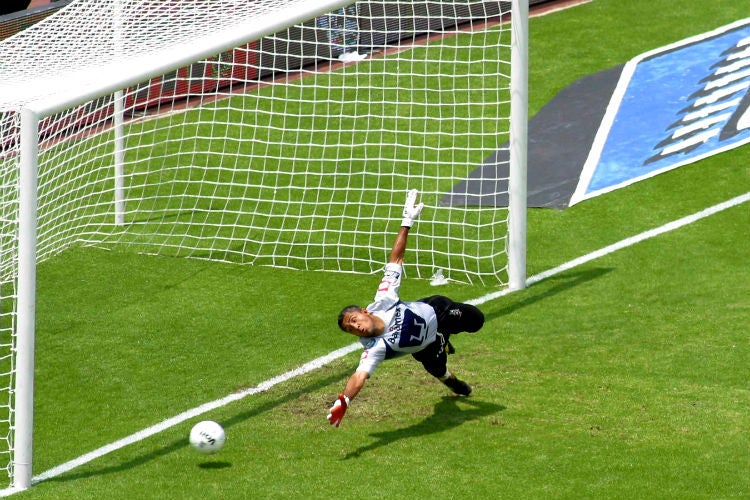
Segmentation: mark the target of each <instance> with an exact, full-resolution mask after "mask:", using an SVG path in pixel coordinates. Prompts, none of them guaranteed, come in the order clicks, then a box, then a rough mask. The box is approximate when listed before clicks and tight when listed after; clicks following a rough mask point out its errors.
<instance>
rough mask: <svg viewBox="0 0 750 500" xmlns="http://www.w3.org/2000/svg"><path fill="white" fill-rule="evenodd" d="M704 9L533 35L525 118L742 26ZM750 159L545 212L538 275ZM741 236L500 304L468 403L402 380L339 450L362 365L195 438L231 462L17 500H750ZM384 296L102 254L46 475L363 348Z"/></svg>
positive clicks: (154, 460) (656, 252)
mask: <svg viewBox="0 0 750 500" xmlns="http://www.w3.org/2000/svg"><path fill="white" fill-rule="evenodd" d="M710 4H711V5H710V8H709V7H708V6H706V3H705V2H695V1H693V0H675V1H670V2H659V1H653V0H651V1H646V0H628V1H622V0H595V1H593V2H591V3H588V4H585V5H582V6H579V7H576V8H574V9H571V10H567V11H562V12H558V13H554V14H551V15H547V16H544V17H539V18H534V19H532V20H531V21H530V33H531V50H530V53H531V63H530V64H531V68H530V88H531V111H532V113H533V112H535V111H537V110H538V109H539V108H541V106H542V105H544V104H545V103H546V102H547V101H549V99H551V98H552V97H553V96H554V95H555V94H556V93H557V92H558V91H559V90H561V89H562V88H564V87H565V86H566V85H568V84H570V83H572V82H573V81H574V80H576V79H577V78H579V77H581V76H584V75H586V74H590V73H593V72H596V71H599V70H602V69H606V68H609V67H611V66H614V65H616V64H620V63H623V62H625V61H627V60H628V59H630V58H632V57H634V56H636V55H638V54H640V53H642V52H645V51H647V50H650V49H654V48H657V47H660V46H663V45H666V44H668V43H671V42H674V41H677V40H681V39H683V38H686V37H688V36H691V35H695V34H698V33H702V32H705V31H708V30H711V29H713V28H716V27H719V26H721V25H724V24H728V23H730V22H732V21H736V20H738V19H741V18H743V17H746V16H747V8H746V5H744V4H743V2H738V1H736V0H717V1H714V2H710ZM707 11H710V15H707ZM748 151H749V150H748V147H747V146H746V147H743V148H740V149H736V150H733V151H729V152H726V153H723V154H721V155H718V156H714V157H711V158H708V159H706V160H703V161H701V162H699V163H696V164H693V165H689V166H685V167H682V168H680V169H677V170H675V171H672V172H669V173H667V174H663V175H659V176H657V177H655V178H653V179H650V180H648V181H645V182H641V183H637V184H635V185H632V186H630V187H628V188H625V189H621V190H618V191H615V192H613V193H610V194H607V195H605V196H601V197H598V198H595V199H592V200H589V201H586V202H583V203H581V204H579V205H576V206H575V207H572V208H570V209H568V210H565V211H552V210H530V212H529V221H528V224H529V235H528V268H529V269H528V273H529V275H533V274H536V273H539V272H542V271H545V270H547V269H550V268H553V267H555V266H557V265H559V264H562V263H564V262H567V261H569V260H571V259H573V258H576V257H579V256H581V255H584V254H587V253H589V252H592V251H595V250H597V249H599V248H602V247H604V246H606V245H609V244H611V243H614V242H616V241H619V240H621V239H623V238H627V237H629V236H633V235H635V234H638V233H640V232H642V231H646V230H648V229H652V228H654V227H658V226H661V225H662V224H665V223H668V222H670V221H672V220H675V219H678V218H680V217H684V216H686V215H690V214H692V213H695V212H698V211H700V210H702V209H704V208H706V207H709V206H713V205H715V204H717V203H720V202H723V201H725V200H728V199H730V198H733V197H735V196H738V195H740V194H743V193H745V192H747V191H750V189H748V188H749V187H750V181H749V179H750V171H748ZM748 228H750V208H749V207H748V204H747V203H745V204H742V205H739V206H737V207H734V208H731V209H728V210H726V211H723V212H721V213H719V214H716V215H713V216H711V217H708V218H706V219H702V220H700V221H698V222H696V223H694V224H691V225H688V226H686V227H684V228H681V229H679V230H676V231H673V232H669V233H667V234H664V235H661V236H659V237H656V238H653V239H649V240H647V241H644V242H642V243H639V244H637V245H635V246H632V247H628V248H626V249H623V250H620V251H618V252H615V253H612V254H610V255H607V256H605V257H602V258H600V259H598V260H595V261H592V262H589V263H588V264H585V265H583V266H580V267H578V268H575V269H572V270H570V271H567V272H564V273H562V274H559V275H556V276H554V277H551V278H549V279H547V280H544V281H541V282H540V283H538V284H535V285H533V286H531V287H530V288H528V289H527V290H524V291H522V292H517V293H513V294H510V295H507V296H504V297H502V298H499V299H496V300H493V301H490V302H488V303H486V304H483V305H482V306H481V307H482V309H483V310H484V312H485V314H486V315H487V318H488V322H487V324H486V326H485V328H484V329H483V330H482V331H481V332H480V333H478V334H476V335H460V336H457V337H455V340H454V342H453V343H454V345H455V346H456V349H457V351H458V353H457V354H456V355H454V356H452V357H451V358H450V366H451V368H452V369H453V370H454V371H455V372H456V373H457V374H459V376H460V377H461V378H464V379H465V380H467V381H469V382H470V383H471V384H472V385H473V386H474V394H472V396H471V397H470V398H463V399H462V398H457V397H453V396H451V395H450V394H449V392H448V391H447V389H445V388H444V387H443V386H442V385H441V384H439V383H436V382H435V381H434V380H432V379H431V378H430V377H429V376H428V375H427V374H426V373H424V372H423V371H422V369H421V367H420V366H419V365H418V364H417V363H415V362H414V361H412V360H411V359H407V358H403V359H401V360H396V361H391V362H389V363H385V364H384V365H382V366H381V368H379V369H378V372H377V373H376V374H375V376H374V377H373V378H372V379H371V380H370V381H369V382H368V385H367V386H366V387H365V389H364V391H363V392H362V394H361V395H360V396H359V397H358V398H357V399H356V400H355V401H354V402H353V404H352V407H351V409H350V411H349V412H348V414H347V416H346V418H345V419H344V421H343V423H342V426H341V427H340V428H339V429H334V428H331V427H330V426H329V425H328V423H327V421H326V419H325V416H326V413H327V410H328V407H329V406H330V404H331V403H332V401H333V398H334V397H335V395H336V394H338V392H339V391H340V390H341V388H342V387H343V384H344V383H345V381H346V378H347V377H348V376H349V374H350V373H351V371H352V370H353V369H354V367H355V366H356V363H357V355H356V354H351V355H348V356H346V357H344V358H342V359H340V360H338V361H335V362H333V363H332V364H330V365H328V366H326V367H324V368H322V369H320V370H317V371H314V372H311V373H309V374H306V375H304V376H301V377H297V378H294V379H292V380H289V381H287V382H284V383H281V384H278V385H276V386H274V387H273V388H272V389H271V390H269V391H267V392H265V393H262V394H258V395H254V396H249V397H247V398H245V399H242V400H241V401H238V402H236V403H233V404H230V405H228V406H225V407H222V408H220V409H217V410H214V411H212V412H210V413H208V414H205V415H203V416H202V417H200V418H199V419H204V418H205V419H212V420H217V421H219V422H220V423H222V424H223V425H224V427H225V429H226V431H227V443H226V445H225V447H224V449H223V450H222V451H221V452H220V453H219V454H217V455H214V456H210V457H206V456H203V455H199V454H198V453H196V452H195V451H194V450H192V449H191V448H190V446H189V445H188V441H187V436H188V432H189V430H190V427H191V425H192V424H193V423H195V422H196V421H197V420H199V419H194V420H191V421H189V422H185V423H183V424H180V425H178V426H175V427H173V428H170V429H168V430H166V431H164V432H162V433H159V434H156V435H154V436H152V437H149V438H147V439H145V440H142V441H139V442H137V443H135V444H133V445H130V446H127V447H124V448H122V449H120V450H117V451H114V452H112V453H109V454H106V455H104V456H102V457H100V458H98V459H96V460H93V461H91V462H89V463H86V464H84V465H81V466H80V467H77V468H74V469H73V470H70V471H69V472H67V473H64V474H62V475H59V476H56V477H53V478H51V479H49V480H46V481H43V482H41V483H39V484H37V485H35V486H33V487H32V488H31V489H30V490H29V491H27V492H23V493H20V494H18V495H17V498H29V499H47V498H49V499H53V498H54V499H67V498H70V499H102V498H107V499H133V498H180V499H212V498H222V499H235V498H236V499H246V498H300V499H308V498H361V499H365V498H373V499H375V498H389V499H401V498H403V499H418V498H428V497H429V498H434V499H443V498H446V499H447V498H508V499H516V498H534V499H536V498H539V499H550V498H555V499H557V498H559V499H568V498H569V499H580V498H592V499H602V498H623V499H624V498H649V499H658V498H664V499H676V498H679V499H691V498H695V499H725V498H748V497H749V496H750V474H748V471H749V470H750V436H749V433H748V430H749V429H750V390H749V387H748V382H749V381H750V377H749V375H750V349H749V348H748V347H749V346H748V325H750V314H749V312H750V299H749V297H750V251H749V248H750V246H749V243H748V242H749V241H750V240H749V239H748V238H749V236H750V234H749V230H748ZM407 260H408V252H407ZM377 280H378V278H377V277H373V276H367V275H351V274H336V273H320V272H302V271H289V270H276V269H271V268H266V267H253V266H239V265H233V264H216V263H210V262H205V261H198V260H191V259H178V258H172V257H149V256H142V255H137V254H135V253H132V252H128V251H118V250H114V251H103V250H97V249H92V248H74V249H70V250H67V251H65V252H63V253H62V254H61V255H59V256H57V257H55V258H53V259H51V260H49V261H46V262H44V263H42V264H41V265H40V267H39V278H38V286H39V300H38V308H37V320H38V331H37V349H36V394H35V398H36V407H35V436H34V437H35V450H34V452H35V463H34V468H35V473H36V474H39V473H41V472H43V471H46V470H48V469H50V468H52V467H55V466H57V465H59V464H62V463H65V462H67V461H69V460H72V459H75V458H77V457H79V456H81V455H83V454H85V453H87V452H90V451H92V450H95V449H97V448H99V447H102V446H104V445H107V444H109V443H112V442H114V441H116V440H118V439H121V438H123V437H125V436H128V435H130V434H132V433H134V432H138V431H139V430H141V429H144V428H146V427H149V426H151V425H154V424H157V423H159V422H161V421H163V420H165V419H167V418H170V417H172V416H174V415H176V414H179V413H181V412H183V411H185V410H188V409H190V408H193V407H196V406H198V405H200V404H203V403H205V402H207V401H212V400H215V399H218V398H221V397H223V396H226V395H227V394H230V393H232V392H234V391H237V390H241V389H244V388H248V387H254V386H256V385H257V384H259V383H261V382H263V381H265V380H267V379H269V378H271V377H274V376H276V375H278V374H280V373H283V372H286V371H287V370H290V369H293V368H295V367H297V366H299V365H301V364H303V363H305V362H307V361H310V360H312V359H314V358H316V357H319V356H322V355H325V354H326V353H329V352H331V351H333V350H334V349H337V348H339V347H342V346H345V345H347V344H350V343H352V342H353V341H354V339H353V337H349V336H347V335H346V334H344V333H342V332H340V331H338V330H337V328H336V325H335V322H334V318H335V316H336V314H337V313H338V311H339V309H340V308H341V306H343V305H345V304H349V303H356V302H361V303H366V302H367V301H368V300H369V299H370V298H371V297H372V295H373V293H374V290H375V286H376V285H377V283H376V282H377ZM435 290H436V289H435V288H432V287H430V286H429V284H428V282H427V281H426V280H406V281H405V282H404V284H403V285H402V295H403V296H404V298H406V299H409V298H416V297H419V296H423V295H425V294H428V293H434V292H435ZM437 290H439V292H440V293H444V294H446V295H450V296H453V297H454V298H456V299H472V298H476V297H479V296H482V295H484V294H485V293H488V292H491V291H494V289H490V288H484V287H480V286H468V285H458V284H451V285H447V286H445V287H442V288H440V289H437Z"/></svg>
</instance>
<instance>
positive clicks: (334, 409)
mask: <svg viewBox="0 0 750 500" xmlns="http://www.w3.org/2000/svg"><path fill="white" fill-rule="evenodd" d="M347 408H349V398H348V397H346V396H344V395H343V394H339V398H338V399H337V400H336V402H335V403H333V406H331V409H330V410H328V412H329V413H328V423H330V424H331V425H335V426H336V427H338V426H339V424H341V419H342V418H344V413H346V409H347Z"/></svg>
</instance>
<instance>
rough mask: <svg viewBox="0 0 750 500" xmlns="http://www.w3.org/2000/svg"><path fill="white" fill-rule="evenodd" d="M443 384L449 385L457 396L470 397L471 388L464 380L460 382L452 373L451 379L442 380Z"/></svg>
mask: <svg viewBox="0 0 750 500" xmlns="http://www.w3.org/2000/svg"><path fill="white" fill-rule="evenodd" d="M440 381H441V382H442V383H444V384H445V385H447V386H448V387H449V388H450V390H452V391H453V392H455V393H456V394H458V395H460V396H468V395H469V394H471V386H470V385H469V384H467V383H466V382H464V381H463V380H459V379H457V378H456V376H455V375H453V374H452V373H451V376H450V377H446V378H445V379H440Z"/></svg>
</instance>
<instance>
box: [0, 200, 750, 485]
mask: <svg viewBox="0 0 750 500" xmlns="http://www.w3.org/2000/svg"><path fill="white" fill-rule="evenodd" d="M748 201H750V192H748V193H745V194H743V195H741V196H737V197H736V198H732V199H730V200H727V201H725V202H723V203H719V204H718V205H714V206H712V207H709V208H706V209H705V210H701V211H700V212H697V213H694V214H692V215H688V216H686V217H683V218H681V219H678V220H675V221H673V222H669V223H667V224H664V225H663V226H660V227H657V228H655V229H651V230H649V231H645V232H643V233H640V234H638V235H635V236H631V237H630V238H625V239H624V240H621V241H618V242H617V243H614V244H612V245H609V246H606V247H604V248H602V249H600V250H597V251H595V252H591V253H589V254H587V255H584V256H582V257H578V258H577V259H573V260H571V261H569V262H566V263H564V264H561V265H559V266H557V267H555V268H552V269H549V270H548V271H544V272H542V273H539V274H535V275H534V276H531V277H529V278H528V279H527V280H526V285H527V286H530V285H533V284H535V283H538V282H540V281H542V280H544V279H546V278H549V277H551V276H554V275H556V274H560V273H562V272H565V271H568V270H570V269H573V268H574V267H577V266H580V265H582V264H585V263H587V262H590V261H592V260H595V259H598V258H599V257H602V256H604V255H607V254H610V253H612V252H615V251H617V250H620V249H623V248H626V247H629V246H632V245H635V244H636V243H640V242H641V241H644V240H647V239H650V238H653V237H655V236H659V235H660V234H664V233H667V232H669V231H673V230H675V229H678V228H681V227H683V226H686V225H688V224H692V223H693V222H696V221H698V220H701V219H703V218H706V217H709V216H711V215H714V214H716V213H718V212H721V211H723V210H726V209H728V208H731V207H734V206H736V205H739V204H742V203H745V202H748ZM509 293H511V290H508V289H505V290H501V291H499V292H494V293H490V294H487V295H484V296H482V297H479V298H477V299H473V300H469V301H467V302H468V303H470V304H474V305H478V304H484V303H485V302H489V301H490V300H494V299H496V298H498V297H502V296H504V295H508V294H509ZM361 348H362V346H361V344H360V343H359V342H356V343H354V344H351V345H348V346H346V347H342V348H341V349H337V350H335V351H333V352H331V353H329V354H327V355H325V356H322V357H320V358H317V359H314V360H312V361H310V362H308V363H305V364H304V365H302V366H300V367H298V368H295V369H294V370H290V371H288V372H286V373H282V374H281V375H278V376H276V377H273V378H271V379H269V380H266V381H265V382H262V383H260V384H258V385H257V386H255V387H253V388H250V389H245V390H243V391H240V392H236V393H233V394H230V395H228V396H226V397H224V398H221V399H217V400H215V401H211V402H209V403H205V404H203V405H200V406H198V407H196V408H193V409H191V410H188V411H185V412H183V413H180V414H179V415H176V416H174V417H172V418H169V419H167V420H164V421H163V422H160V423H158V424H156V425H153V426H151V427H148V428H146V429H143V430H141V431H138V432H136V433H134V434H131V435H129V436H127V437H124V438H122V439H120V440H117V441H115V442H113V443H110V444H108V445H106V446H102V447H101V448H98V449H96V450H94V451H91V452H89V453H86V454H84V455H81V456H80V457H78V458H75V459H73V460H70V461H69V462H65V463H63V464H61V465H58V466H56V467H53V468H51V469H49V470H47V471H45V472H42V473H41V474H39V475H37V476H34V477H33V478H32V484H36V483H39V482H42V481H45V480H47V479H51V478H53V477H56V476H59V475H61V474H64V473H66V472H69V471H71V470H73V469H75V468H77V467H79V466H81V465H84V464H87V463H89V462H91V461H93V460H95V459H97V458H100V457H102V456H104V455H106V454H108V453H111V452H113V451H116V450H119V449H120V448H124V447H125V446H128V445H130V444H133V443H136V442H138V441H142V440H143V439H146V438H147V437H150V436H153V435H154V434H157V433H159V432H162V431H164V430H167V429H169V428H170V427H174V426H176V425H178V424H181V423H182V422H185V421H186V420H190V419H191V418H195V417H197V416H199V415H202V414H204V413H207V412H209V411H211V410H215V409H217V408H221V407H223V406H226V405H228V404H229V403H233V402H235V401H239V400H240V399H243V398H245V397H247V396H251V395H253V394H258V393H261V392H265V391H267V390H269V389H271V388H272V387H273V386H275V385H277V384H280V383H281V382H286V381H287V380H290V379H292V378H295V377H298V376H300V375H304V374H306V373H309V372H312V371H314V370H317V369H319V368H322V367H324V366H326V365H327V364H329V363H331V362H333V361H335V360H337V359H339V358H342V357H344V356H346V355H347V354H349V353H352V352H355V351H357V350H359V349H361ZM18 491H19V490H18V489H17V488H7V489H4V490H0V496H2V497H4V496H8V495H11V494H13V493H17V492H18Z"/></svg>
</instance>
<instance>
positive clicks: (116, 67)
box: [0, 0, 528, 488]
mask: <svg viewBox="0 0 750 500" xmlns="http://www.w3.org/2000/svg"><path fill="white" fill-rule="evenodd" d="M522 4H523V2H517V1H514V2H498V1H479V0H476V1H474V0H447V1H438V2H436V1H434V0H433V1H419V0H414V1H412V0H403V1H400V0H393V1H362V2H355V3H352V2H342V1H340V0H339V1H332V0H213V1H206V0H77V1H75V2H73V3H71V4H70V5H68V6H67V7H65V8H63V9H61V10H60V11H59V12H57V13H56V14H55V15H53V16H51V17H49V18H47V19H45V20H44V21H42V22H40V23H38V24H36V25H34V26H32V27H30V28H28V29H27V30H25V31H23V32H21V33H19V34H17V35H15V36H13V37H11V38H9V39H7V40H5V41H3V42H0V74H2V79H1V81H0V183H2V190H1V191H0V279H1V285H2V287H1V288H0V292H1V295H0V329H1V330H0V334H1V335H0V363H1V364H2V366H0V368H1V370H0V372H1V373H0V375H1V376H2V379H3V380H0V386H4V387H5V389H6V391H5V393H6V394H7V396H6V397H5V398H0V401H2V403H1V404H2V405H3V408H4V409H3V410H2V411H0V420H2V422H1V423H0V440H2V441H3V442H2V443H0V447H2V448H3V449H2V450H0V462H1V463H0V467H4V468H5V470H6V471H7V474H8V477H9V480H10V483H11V484H15V485H16V486H20V487H21V488H23V487H26V486H28V484H29V477H30V468H31V466H30V463H31V459H30V454H31V443H30V430H28V429H26V428H25V427H23V426H25V425H30V424H29V422H30V421H31V415H32V404H31V400H32V399H31V395H30V394H29V393H30V392H31V388H33V377H32V375H31V374H33V321H34V317H33V311H34V286H35V281H34V273H35V265H36V263H37V262H39V261H41V260H43V259H47V258H49V257H51V256H54V255H55V254H57V253H59V252H61V251H63V250H65V249H66V248H69V247H71V246H73V245H95V246H97V247H103V248H111V247H114V246H118V247H127V248H130V249H132V250H133V251H137V252H143V253H148V254H158V255H167V256H175V257H192V258H199V259H209V260H215V261H224V262H231V263H238V264H254V265H267V266H275V267H284V268H292V269H301V270H322V271H335V272H346V273H374V272H377V271H379V270H380V269H381V268H382V265H383V262H384V261H385V259H386V257H387V252H388V251H389V249H390V244H391V242H392V237H393V232H394V227H397V223H398V222H397V221H399V220H400V218H401V208H402V206H403V202H404V199H405V193H406V191H407V190H408V189H413V188H416V189H418V190H419V191H420V201H422V202H424V203H425V204H426V206H427V207H426V208H425V210H424V212H423V216H422V218H421V220H420V222H419V223H418V224H417V225H416V226H415V228H414V230H413V231H412V236H411V244H410V249H409V259H408V262H407V263H406V266H405V270H406V273H407V274H408V275H410V276H415V277H424V278H429V277H431V276H433V275H435V274H436V273H438V272H439V273H440V274H442V276H443V277H444V278H445V279H448V280H455V281H460V282H466V283H479V284H485V285H506V284H507V283H508V265H509V264H508V258H507V253H508V251H507V249H508V248H509V224H508V221H509V216H510V215H511V211H510V210H509V209H508V207H506V206H494V204H490V203H481V201H480V202H479V203H476V204H475V205H473V206H466V205H458V204H455V203H450V202H446V201H444V200H446V199H453V198H451V197H450V196H449V195H450V194H451V193H452V192H453V191H454V190H455V189H456V186H457V185H459V184H460V183H461V181H464V180H466V179H467V178H468V177H469V176H470V175H471V174H472V172H474V171H475V170H477V169H478V168H479V167H480V166H481V165H482V164H483V163H485V162H486V161H488V158H496V157H498V155H497V151H498V150H500V149H501V148H508V146H507V143H508V141H509V140H510V139H512V138H511V134H510V132H511V127H512V125H511V123H512V121H511V115H512V113H511V100H512V92H511V81H512V76H511V69H512V66H513V65H512V64H511V54H512V50H513V47H515V45H514V44H513V43H512V41H513V40H514V37H513V36H512V35H513V33H514V31H513V30H512V29H511V26H512V24H511V23H509V22H508V20H509V16H510V14H511V9H512V8H518V7H517V6H518V5H522ZM525 9H528V5H525V6H524V8H523V9H520V10H521V13H522V14H517V16H518V17H520V16H521V15H523V16H524V18H525V15H526V13H525ZM513 17H514V18H515V17H516V16H513ZM513 25H515V21H514V23H513ZM514 57H517V56H514ZM518 64H520V63H517V65H518ZM524 64H525V63H524ZM514 71H515V69H514ZM524 71H525V68H524ZM514 112H515V111H514ZM518 116H520V117H521V121H520V125H517V126H518V127H519V128H518V130H525V129H524V127H525V118H526V115H525V110H522V111H519V112H518ZM519 141H520V139H518V138H517V139H516V142H519ZM513 143H514V142H513V141H512V140H511V141H510V144H511V147H512V144H513ZM504 145H505V146H504ZM519 155H520V156H521V157H522V154H520V153H519ZM511 157H513V154H512V153H511ZM522 159H523V158H522ZM480 181H481V182H483V183H484V184H483V186H484V188H483V189H482V192H481V193H464V194H472V195H473V196H474V199H477V197H479V198H481V197H482V196H486V197H487V199H495V198H496V196H497V194H498V193H499V192H504V191H507V189H508V178H501V179H496V178H493V179H480ZM518 185H519V186H521V187H525V181H523V180H520V181H518ZM521 203H522V204H523V205H524V206H525V198H524V200H523V201H522V202H521ZM522 216H523V213H521V214H520V215H513V217H516V220H519V219H521V218H522ZM521 234H522V233H521ZM521 259H523V257H521ZM29 349H30V351H29ZM16 352H18V356H16V355H15V353H16ZM24 352H25V353H26V354H23V353H24ZM29 371H30V372H31V374H29ZM12 388H16V390H12ZM24 391H26V393H25V394H26V395H24V394H23V393H24Z"/></svg>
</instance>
